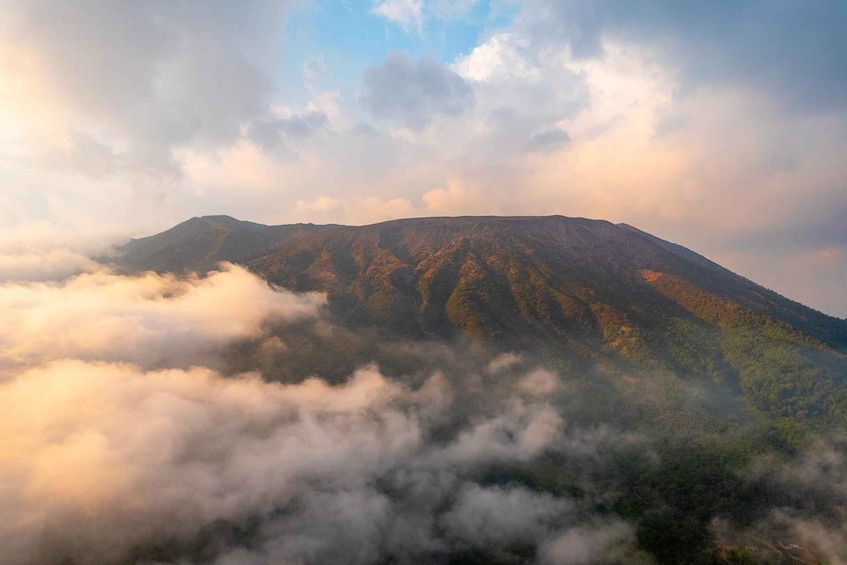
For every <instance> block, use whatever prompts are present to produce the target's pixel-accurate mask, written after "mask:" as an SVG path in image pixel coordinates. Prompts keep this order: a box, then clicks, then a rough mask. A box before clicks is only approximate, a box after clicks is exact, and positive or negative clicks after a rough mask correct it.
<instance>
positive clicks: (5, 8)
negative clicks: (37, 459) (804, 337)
mask: <svg viewBox="0 0 847 565" xmlns="http://www.w3.org/2000/svg"><path fill="white" fill-rule="evenodd" d="M845 28H847V3H845V2H843V1H839V0H829V1H827V0H810V1H805V2H801V1H799V0H781V1H776V0H768V1H764V0H762V1H750V0H715V1H713V2H699V1H685V0H683V1H679V0H645V1H644V2H638V3H633V2H630V1H628V0H597V1H594V2H578V1H572V0H526V1H524V2H517V1H511V0H488V1H485V0H375V1H371V0H362V1H352V0H340V1H333V2H330V1H319V0H312V1H309V0H277V1H269V0H255V1H243V2H238V3H234V2H226V1H223V0H221V1H209V2H188V1H170V0H168V1H165V0H151V1H148V2H132V1H93V0H76V1H74V2H64V1H58V0H56V1H45V0H30V1H27V2H20V1H15V0H0V277H2V278H5V279H9V278H18V279H20V278H31V279H37V278H39V277H49V276H54V275H55V274H56V273H59V272H61V271H62V270H71V269H74V268H79V266H80V265H81V264H83V263H84V262H85V261H87V260H88V259H87V257H90V256H92V255H96V254H98V253H102V252H104V251H105V250H107V249H108V248H109V246H110V245H113V244H115V243H119V242H121V241H124V240H125V239H126V238H129V237H140V236H143V235H149V234H151V233H155V232H158V231H161V230H164V229H167V228H168V227H170V226H172V225H174V224H176V223H178V222H180V221H183V220H185V219H187V218H190V217H192V216H199V215H205V214H228V215H231V216H234V217H237V218H240V219H245V220H252V221H257V222H262V223H271V224H280V223H295V222H314V223H345V224H367V223H372V222H378V221H382V220H388V219H393V218H402V217H419V216H445V215H470V214H502V215H519V214H520V215H548V214H561V215H564V216H572V217H589V218H598V219H607V220H610V221H613V222H623V223H627V224H631V225H634V226H636V227H638V228H641V229H643V230H646V231H648V232H650V233H653V234H655V235H657V236H659V237H662V238H664V239H668V240H671V241H674V242H677V243H680V244H683V245H685V246H687V247H689V248H692V249H694V250H695V251H697V252H700V253H702V254H704V255H706V256H708V257H709V258H711V259H713V260H715V261H717V262H719V263H721V264H723V265H724V266H727V267H728V268H730V269H732V270H734V271H736V272H738V273H740V274H742V275H744V276H747V277H749V278H751V279H753V280H754V281H756V282H758V283H760V284H762V285H764V286H766V287H768V288H771V289H774V290H776V291H778V292H780V293H782V294H784V295H786V296H788V297H790V298H792V299H795V300H798V301H800V302H803V303H805V304H808V305H810V306H812V307H815V308H817V309H820V310H822V311H824V312H826V313H829V314H833V315H837V316H840V317H845V316H847V292H845V290H844V285H843V283H842V281H844V280H847V186H845V185H847V160H845V159H844V155H845V154H847V65H845V64H844V59H845V55H847V34H844V33H843V30H844V29H845Z"/></svg>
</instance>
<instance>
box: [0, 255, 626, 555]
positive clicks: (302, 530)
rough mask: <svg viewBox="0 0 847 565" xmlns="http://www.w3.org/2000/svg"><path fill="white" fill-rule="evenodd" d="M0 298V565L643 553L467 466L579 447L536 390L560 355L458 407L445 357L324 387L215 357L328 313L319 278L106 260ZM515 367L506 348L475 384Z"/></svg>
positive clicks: (576, 513)
mask: <svg viewBox="0 0 847 565" xmlns="http://www.w3.org/2000/svg"><path fill="white" fill-rule="evenodd" d="M0 304H2V309H3V310H4V312H6V313H7V316H6V317H4V320H3V323H2V324H1V325H0V342H2V344H3V347H2V350H3V358H2V361H3V382H2V383H0V437H2V438H3V439H2V444H0V485H2V488H0V514H2V515H3V516H4V519H3V520H2V525H0V548H2V554H3V556H4V557H3V559H4V562H6V563H10V564H15V565H17V564H26V565H39V564H48V563H56V562H62V561H72V562H74V563H80V564H87V563H91V564H94V563H117V562H124V561H132V562H160V563H164V562H173V563H177V562H185V560H188V561H191V562H198V561H199V562H210V563H221V564H248V563H249V564H252V563H256V564H258V563H267V562H277V563H374V562H379V561H381V560H384V559H394V560H397V561H398V562H409V563H411V562H421V561H430V560H440V559H443V558H445V557H446V556H449V555H454V554H456V553H457V552H458V553H462V552H465V553H468V552H470V553H473V552H476V553H478V554H480V555H482V554H484V555H489V556H493V557H492V558H496V559H499V558H506V557H508V556H509V555H514V554H515V552H516V551H517V552H518V554H522V555H525V556H526V557H527V558H530V559H536V558H537V559H538V560H540V562H543V563H571V562H579V561H585V560H586V559H589V560H591V561H593V562H603V560H604V559H605V558H606V557H609V559H613V557H614V556H616V555H621V552H626V551H634V550H633V549H632V546H633V543H634V538H633V533H632V529H631V527H630V526H628V525H627V524H626V523H624V522H622V521H621V520H620V519H617V518H612V517H603V516H601V515H597V514H596V513H595V512H594V511H593V510H591V508H590V505H589V506H588V507H586V505H585V501H578V500H572V499H570V498H568V497H566V496H554V495H552V494H548V493H539V492H534V491H532V490H529V489H527V488H526V487H523V486H520V485H518V484H511V483H509V484H503V485H500V484H492V483H488V482H485V481H480V479H479V473H480V472H481V471H482V470H484V469H486V468H489V467H491V466H492V465H502V464H511V463H521V462H527V461H530V460H533V459H535V458H538V457H542V456H544V454H545V453H547V452H549V451H551V450H553V451H556V450H562V449H569V448H568V447H567V445H568V443H567V441H566V437H567V436H568V435H569V434H570V433H571V432H570V431H569V427H568V425H567V424H566V422H565V420H563V418H562V415H560V414H559V412H558V410H557V409H555V408H554V406H553V404H552V403H551V402H550V400H549V399H548V397H549V395H551V394H554V393H555V392H556V390H557V386H558V385H557V384H556V383H557V380H556V377H555V375H553V374H552V373H547V372H544V371H541V372H539V371H535V372H530V373H528V374H527V375H526V376H525V377H520V378H517V379H515V381H514V383H513V384H512V385H509V386H508V387H507V388H505V389H501V390H500V391H499V392H498V393H497V394H496V395H491V396H490V398H485V397H482V398H479V399H478V400H477V402H478V407H477V408H472V407H470V406H469V408H470V409H469V410H459V409H458V408H459V405H458V403H460V402H462V403H464V401H461V400H460V399H461V398H470V397H468V396H463V395H466V394H467V392H463V391H462V390H461V389H460V388H457V385H456V383H458V382H461V381H456V380H454V379H453V378H448V377H446V376H445V375H444V374H442V373H440V372H439V371H431V370H424V371H423V372H419V373H418V375H417V376H416V377H415V378H412V379H411V380H408V379H407V380H406V381H404V380H403V379H400V380H398V379H393V378H392V379H390V378H387V377H386V376H384V375H383V374H381V372H380V371H379V369H377V368H376V367H375V366H373V365H367V364H364V365H362V366H361V368H359V369H356V370H353V371H352V372H351V374H348V375H346V376H345V377H344V379H343V380H342V382H341V383H340V384H336V385H330V384H329V383H328V382H327V381H325V380H323V379H321V378H320V376H319V375H315V376H309V377H306V378H301V379H299V380H297V381H296V382H291V383H290V384H286V383H278V382H270V381H269V380H267V379H266V378H263V377H264V375H263V374H262V373H261V372H258V371H252V372H246V373H239V374H230V373H222V372H221V370H222V368H224V367H225V366H226V359H225V357H226V356H225V355H224V351H225V350H226V348H227V345H228V344H230V343H237V342H239V341H241V342H243V341H244V340H259V342H261V343H262V344H263V345H262V346H263V347H267V344H268V343H272V344H274V347H276V348H283V349H288V348H290V347H292V344H291V342H292V341H293V340H291V339H290V338H291V336H293V335H294V336H296V335H297V334H298V333H299V334H302V333H304V332H306V333H309V332H312V333H316V334H326V333H327V332H332V331H333V330H332V327H331V326H330V325H328V324H327V323H326V322H325V321H321V316H322V314H321V312H322V310H321V307H322V306H323V304H324V297H323V296H320V295H295V294H292V293H289V292H286V291H282V290H280V289H275V288H271V287H270V286H269V285H268V284H267V283H265V282H264V281H262V280H261V279H259V278H257V277H256V276H254V275H252V274H250V273H249V272H247V271H245V270H243V269H241V268H238V267H234V266H232V265H222V266H221V269H220V270H219V271H216V272H213V273H211V274H209V275H208V276H206V277H203V278H200V277H187V278H177V277H173V276H168V275H156V274H152V273H147V274H142V275H139V276H121V275H117V274H115V273H112V272H109V271H108V270H105V269H103V268H99V269H95V270H92V271H91V272H88V273H83V274H80V275H77V276H73V277H70V278H68V279H65V280H63V281H61V282H17V283H14V282H7V283H5V284H4V285H2V286H0ZM286 328H288V329H286ZM272 332H275V333H276V335H279V336H285V337H286V339H288V340H289V342H288V343H283V342H282V341H281V340H280V338H279V337H274V335H272ZM286 332H288V333H286ZM294 347H296V345H294ZM467 362H469V363H470V366H475V365H476V364H477V362H476V361H474V360H472V359H469V360H468V361H467ZM520 365H521V360H520V359H519V358H516V357H514V356H512V357H504V358H497V359H495V360H494V361H493V362H492V363H491V364H490V366H489V367H486V366H485V365H484V364H483V365H482V366H481V367H480V368H477V369H476V371H477V372H478V374H477V375H476V376H473V375H468V379H469V381H470V382H469V384H468V383H466V386H471V388H474V386H475V385H473V382H474V381H478V379H491V378H494V375H496V374H503V371H508V370H518V369H519V367H520ZM510 368H511V369H510ZM457 416H459V417H458V418H457ZM600 524H602V525H600ZM601 532H605V533H601ZM598 536H600V537H598ZM516 548H517V549H516Z"/></svg>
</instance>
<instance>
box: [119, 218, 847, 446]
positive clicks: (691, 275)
mask: <svg viewBox="0 0 847 565" xmlns="http://www.w3.org/2000/svg"><path fill="white" fill-rule="evenodd" d="M218 261H231V262H235V263H238V264H242V265H245V266H246V267H247V268H249V269H251V270H252V271H254V272H256V273H258V274H260V275H261V276H263V277H265V278H266V279H267V280H268V281H270V282H272V283H274V284H277V285H280V286H282V287H285V288H289V289H292V290H295V291H314V290H317V291H323V292H326V293H327V294H328V296H329V301H330V306H331V310H332V312H333V314H334V316H335V317H336V319H337V320H338V322H339V323H341V324H343V325H344V326H347V327H353V328H370V329H372V330H373V331H376V332H380V333H381V334H383V335H385V336H393V337H402V338H407V339H427V340H433V339H449V338H452V337H456V336H459V335H470V336H473V337H474V338H477V339H481V340H483V341H485V342H488V343H493V344H497V345H498V346H500V347H504V348H506V349H514V350H519V351H530V352H534V353H538V354H540V355H542V356H544V357H545V358H547V359H548V360H549V361H550V362H551V363H552V364H554V365H555V366H557V367H559V368H561V369H563V370H570V371H579V372H585V371H587V370H589V369H590V368H592V367H602V368H604V370H605V371H606V372H611V373H614V374H615V375H618V376H619V377H620V378H623V379H627V378H633V375H642V374H647V373H649V374H651V375H656V374H661V375H665V374H666V375H673V376H674V378H677V379H683V380H690V381H697V382H706V383H714V384H716V385H717V386H720V387H723V388H725V389H727V390H732V391H735V392H736V393H737V394H739V395H740V396H741V397H742V398H743V399H744V401H745V402H746V403H747V404H748V405H749V406H750V408H751V409H752V410H753V411H754V412H756V413H759V414H762V415H766V416H767V417H768V418H770V419H772V420H773V421H775V422H777V423H778V424H779V425H780V426H782V428H783V429H785V430H789V432H787V433H790V430H791V429H793V428H794V427H795V426H802V425H805V424H806V423H808V422H829V423H831V422H839V423H844V422H847V386H845V385H847V321H845V320H841V319H837V318H834V317H831V316H827V315H825V314H823V313H821V312H818V311H815V310H813V309H811V308H808V307H806V306H803V305H802V304H799V303H797V302H794V301H792V300H789V299H787V298H785V297H783V296H780V295H779V294H777V293H775V292H773V291H771V290H768V289H766V288H764V287H762V286H760V285H757V284H755V283H753V282H751V281H750V280H748V279H745V278H743V277H741V276H739V275H736V274H734V273H732V272H731V271H729V270H727V269H725V268H723V267H721V266H720V265H718V264H716V263H714V262H712V261H710V260H708V259H706V258H705V257H703V256H701V255H698V254H697V253H695V252H693V251H691V250H688V249H686V248H684V247H682V246H679V245H676V244H673V243H670V242H667V241H664V240H662V239H659V238H657V237H655V236H652V235H650V234H648V233H645V232H643V231H641V230H638V229H636V228H634V227H631V226H628V225H625V224H618V225H615V224H612V223H610V222H606V221H599V220H588V219H583V218H565V217H562V216H548V217H458V218H421V219H408V220H396V221H390V222H384V223H379V224H374V225H369V226H360V227H352V226H339V225H330V226H316V225H311V224H297V225H288V226H264V225H261V224H255V223H251V222H243V221H238V220H235V219H233V218H229V217H226V216H213V217H203V218H193V219H191V220H188V221H187V222H184V223H182V224H179V225H178V226H176V227H174V228H172V229H170V230H168V231H166V232H163V233H161V234H158V235H154V236H151V237H147V238H144V239H139V240H133V241H132V242H130V243H129V244H128V245H126V246H125V248H124V249H123V252H122V254H121V256H120V258H119V259H118V266H119V268H121V269H123V270H125V271H139V270H156V271H174V272H186V271H198V272H204V271H207V270H209V269H211V268H213V267H214V265H215V264H216V263H217V262H218Z"/></svg>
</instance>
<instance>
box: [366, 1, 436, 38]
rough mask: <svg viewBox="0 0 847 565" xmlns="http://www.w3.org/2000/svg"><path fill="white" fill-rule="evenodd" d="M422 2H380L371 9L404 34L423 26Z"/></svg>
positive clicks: (420, 28)
mask: <svg viewBox="0 0 847 565" xmlns="http://www.w3.org/2000/svg"><path fill="white" fill-rule="evenodd" d="M423 5H424V3H423V0H382V2H379V3H378V4H376V5H375V6H374V8H373V13H374V14H377V15H379V16H382V17H383V18H385V19H386V20H388V21H390V22H394V23H396V24H398V25H399V26H400V27H402V28H403V29H404V30H405V31H406V32H409V31H411V30H413V29H414V30H417V32H418V33H420V32H421V30H422V26H423Z"/></svg>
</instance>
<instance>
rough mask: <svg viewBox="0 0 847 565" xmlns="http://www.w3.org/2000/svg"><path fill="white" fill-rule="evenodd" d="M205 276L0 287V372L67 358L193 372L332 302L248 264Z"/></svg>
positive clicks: (101, 272)
mask: <svg viewBox="0 0 847 565" xmlns="http://www.w3.org/2000/svg"><path fill="white" fill-rule="evenodd" d="M221 269H222V270H220V271H216V272H213V273H211V274H210V275H209V276H207V277H204V278H199V277H196V276H194V277H188V278H178V277H175V276H173V275H158V274H155V273H147V274H144V275H140V276H135V277H127V276H121V275H118V274H115V273H113V272H111V271H109V270H107V269H105V268H102V267H99V268H96V269H94V270H92V271H91V272H87V273H82V274H79V275H77V276H74V277H71V278H69V279H67V280H63V281H61V282H7V283H5V284H2V285H0V309H2V311H3V313H4V315H3V319H2V320H0V344H2V348H0V367H2V368H9V367H15V366H29V365H33V364H36V363H44V362H46V361H50V360H54V359H61V358H78V359H88V360H103V361H126V362H132V363H136V364H140V365H143V366H153V365H164V366H180V367H187V366H188V365H191V364H202V363H203V362H204V361H205V362H208V361H209V360H210V359H211V358H213V355H214V352H215V350H216V348H219V347H221V346H222V345H224V344H225V343H227V342H229V341H232V340H234V339H238V338H244V337H248V336H251V335H255V334H257V333H259V332H260V330H261V327H262V324H263V323H264V322H266V321H268V320H272V319H273V320H279V319H282V320H294V319H299V318H303V317H309V316H312V317H314V316H316V315H317V312H318V310H319V309H320V307H321V306H322V305H323V304H324V303H325V298H324V297H323V295H319V294H304V295H296V294H293V293H290V292H284V291H280V290H275V289H273V288H271V287H270V286H269V285H268V283H266V282H265V281H264V280H262V279H260V278H259V277H257V276H255V275H253V274H251V273H249V272H248V271H246V270H244V269H243V268H241V267H237V266H234V265H228V264H227V265H223V266H222V267H221Z"/></svg>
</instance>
